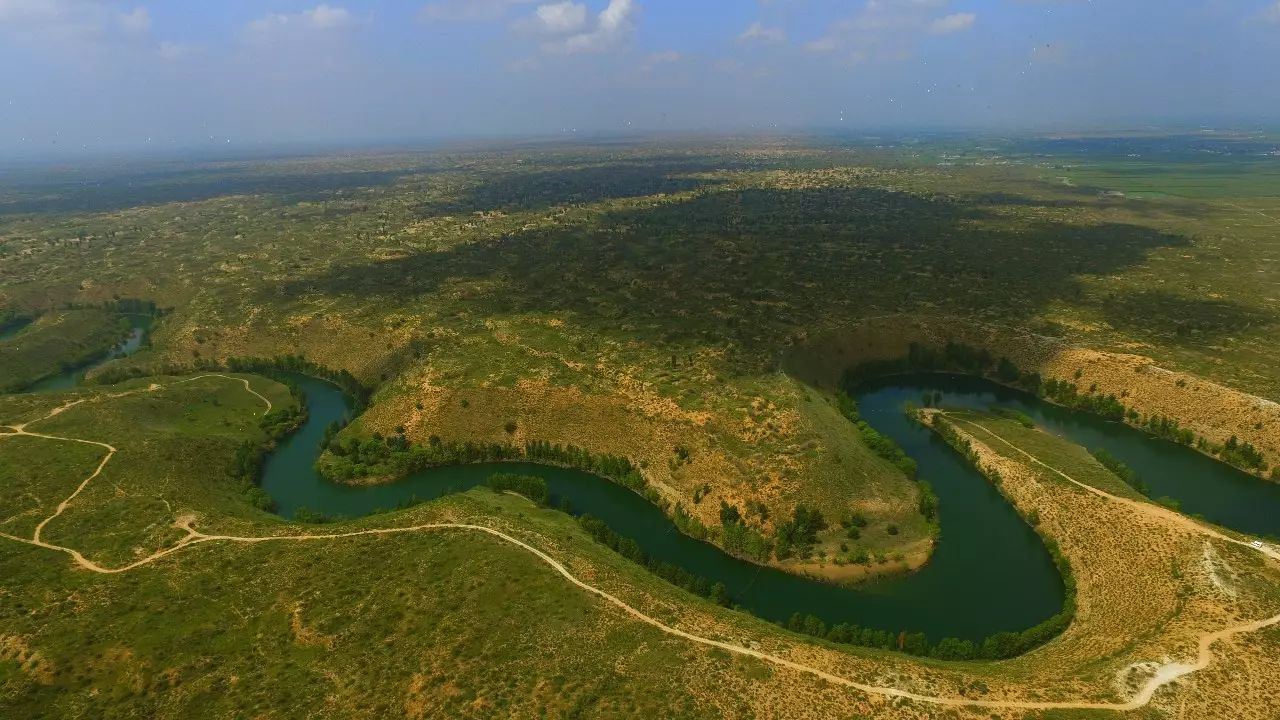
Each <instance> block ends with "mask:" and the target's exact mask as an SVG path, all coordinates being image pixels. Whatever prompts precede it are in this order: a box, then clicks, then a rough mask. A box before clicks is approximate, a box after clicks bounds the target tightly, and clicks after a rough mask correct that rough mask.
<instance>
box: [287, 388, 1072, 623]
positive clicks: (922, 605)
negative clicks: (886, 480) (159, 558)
mask: <svg viewBox="0 0 1280 720" xmlns="http://www.w3.org/2000/svg"><path fill="white" fill-rule="evenodd" d="M293 379H294V380H295V381H297V382H298V383H299V385H300V386H301V388H302V391H303V392H304V393H305V395H306V398H307V403H308V411H309V415H308V419H307V422H306V423H305V424H304V425H303V426H302V427H301V428H300V429H299V430H298V431H297V432H296V433H295V434H294V435H292V436H290V437H289V438H287V439H286V440H284V441H283V442H282V443H281V444H280V446H279V448H278V449H277V450H276V452H274V453H273V454H272V455H271V456H270V457H268V459H267V461H266V463H265V464H264V467H263V475H262V482H263V488H264V489H265V490H266V491H267V492H268V494H270V495H271V497H272V498H274V499H275V501H276V503H277V511H278V512H279V513H280V514H282V515H284V516H285V517H292V516H293V515H294V514H295V513H296V512H297V511H298V509H299V508H302V507H306V508H307V509H309V510H312V511H317V512H322V513H325V514H332V515H344V516H347V517H356V516H360V515H364V514H367V513H369V512H372V511H374V510H377V509H390V508H394V507H396V506H397V505H398V504H400V503H402V502H405V501H409V500H412V499H418V500H426V499H431V498H436V497H441V496H443V495H447V494H450V493H454V492H460V491H464V490H468V489H470V488H473V487H477V486H480V485H483V484H484V482H485V480H486V479H487V478H488V477H489V476H490V475H492V474H493V473H495V472H517V473H522V474H529V475H537V476H538V477H541V478H543V479H545V480H546V482H547V485H548V487H549V489H550V491H551V494H552V496H553V504H555V503H556V502H558V501H559V499H561V498H566V499H568V500H569V502H570V504H571V506H572V508H573V512H574V513H590V514H592V515H595V516H596V517H598V518H600V519H601V520H603V521H605V522H606V523H607V524H608V525H609V526H610V527H612V528H613V529H614V530H616V531H617V532H619V533H621V534H623V535H626V536H628V537H631V538H634V539H635V540H636V541H637V542H639V543H640V546H641V547H642V548H643V549H644V551H645V553H646V554H647V555H649V556H650V557H651V558H654V559H656V560H662V561H665V562H669V563H672V564H675V565H679V566H680V567H683V568H684V569H686V570H688V571H689V572H692V573H694V574H696V575H700V576H702V577H705V578H707V579H708V580H710V581H712V582H716V581H718V582H722V583H724V585H725V587H726V589H727V590H728V592H729V595H730V596H731V597H732V598H733V601H734V602H735V603H737V604H739V605H741V606H742V607H744V608H746V609H747V610H749V611H750V612H752V613H753V614H755V615H757V616H759V617H762V618H765V619H768V620H775V621H778V620H786V619H787V618H789V617H791V615H792V614H793V613H795V612H801V613H807V614H813V615H816V616H818V617H820V618H822V619H823V620H824V621H826V622H827V623H838V622H849V623H855V624H858V625H861V626H864V627H873V628H876V629H882V630H888V631H891V632H897V631H899V630H906V631H908V632H924V633H925V634H926V635H928V636H929V638H930V639H931V640H934V641H936V640H939V639H941V638H943V637H946V636H952V637H958V638H962V639H970V640H974V641H977V640H981V639H982V638H984V637H986V636H988V635H991V634H992V633H995V632H999V631H1002V630H1012V631H1017V630H1022V629H1025V628H1027V627H1030V626H1032V625H1035V624H1036V623H1038V622H1040V621H1042V620H1045V619H1046V618H1048V617H1050V616H1051V615H1053V614H1054V613H1056V612H1058V611H1059V610H1061V608H1062V603H1063V592H1064V591H1063V586H1062V581H1061V578H1060V577H1059V576H1058V573H1057V569H1056V568H1055V567H1054V565H1053V561H1052V559H1051V558H1050V557H1049V554H1048V552H1047V551H1046V550H1045V548H1044V545H1043V544H1042V543H1041V542H1040V539H1039V537H1038V536H1037V535H1036V534H1035V532H1034V531H1033V530H1032V529H1031V528H1030V527H1029V526H1028V525H1027V524H1026V523H1025V522H1024V521H1023V520H1022V519H1021V518H1020V517H1019V516H1018V515H1017V513H1016V512H1014V510H1013V508H1012V507H1011V506H1010V505H1009V503H1008V502H1006V501H1005V500H1004V498H1003V497H1002V496H1001V495H1000V493H999V491H998V490H996V489H995V488H994V487H992V486H991V484H990V483H988V482H987V481H986V480H985V479H984V478H983V477H982V476H980V475H979V474H978V473H977V472H975V471H974V470H973V469H972V468H970V467H969V466H968V465H967V464H966V463H965V462H964V461H963V459H962V458H961V457H960V456H959V455H958V454H957V453H955V452H954V451H953V450H952V449H951V448H949V447H947V446H946V445H945V444H944V443H943V442H941V441H940V440H939V439H937V437H936V436H935V435H934V434H933V433H932V432H931V431H929V430H928V429H926V428H924V427H922V426H920V425H919V424H918V423H915V422H914V421H912V420H910V419H909V418H907V417H906V415H905V414H904V413H903V412H902V405H903V403H904V402H905V401H907V400H913V399H918V398H919V392H918V391H916V390H913V389H910V388H907V387H899V386H894V385H884V386H878V387H877V386H867V387H866V388H864V389H862V391H861V392H859V394H858V401H859V403H860V405H861V407H862V413H863V416H864V417H865V418H866V419H867V421H868V422H870V423H872V424H873V425H875V426H876V427H877V428H878V429H880V430H882V431H883V432H886V433H888V434H889V435H891V436H893V438H894V439H895V440H897V441H898V442H899V443H901V444H902V445H903V447H904V448H905V449H906V450H907V452H908V453H910V454H911V456H912V457H914V458H915V459H916V461H917V462H918V463H919V466H920V475H921V477H925V478H928V479H929V480H930V481H931V482H932V483H933V485H934V489H935V491H936V492H937V494H938V497H939V499H940V501H941V507H942V511H941V517H942V528H943V539H942V541H941V542H940V543H939V545H938V547H937V549H936V551H935V553H934V556H933V558H932V559H931V560H930V562H929V563H928V564H927V565H926V566H925V567H924V568H922V569H921V570H920V571H918V572H915V573H911V574H908V575H903V576H900V577H897V578H893V579H889V580H880V581H875V582H869V583H863V584H861V585H858V586H857V587H852V588H851V587H841V586H836V585H832V584H829V583H824V582H819V581H816V580H811V579H808V578H803V577H799V576H796V575H793V574H790V573H786V572H782V571H780V570H775V569H772V568H765V567H761V566H759V565H756V564H753V563H750V562H747V561H745V560H739V559H737V558H734V557H732V556H730V555H727V554H725V553H724V552H723V551H721V550H720V549H719V548H717V547H715V546H713V545H710V544H708V543H705V542H702V541H699V540H695V539H693V538H691V537H688V536H686V535H683V534H681V533H680V532H678V531H677V530H676V528H675V526H674V525H673V524H672V523H671V521H670V520H669V519H668V518H667V517H666V516H665V515H664V514H663V513H662V511H661V510H659V509H658V508H657V507H656V506H654V505H653V504H652V503H650V502H649V501H647V500H645V499H644V498H643V497H641V496H639V495H637V494H636V493H634V492H632V491H630V490H627V489H626V488H624V487H622V486H620V485H618V484H616V483H613V482H610V481H608V480H604V479H601V478H599V477H597V476H595V475H591V474H588V473H584V472H578V471H574V470H567V469H563V468H556V467H548V466H544V465H535V464H530V463H488V464H477V465H464V466H455V467H442V468H433V469H429V470H425V471H423V472H419V473H416V474H414V475H412V476H410V477H409V478H406V479H404V480H402V481H400V482H396V483H392V484H387V485H375V486H350V485H340V484H335V483H331V482H328V481H326V480H325V479H323V478H322V477H320V476H319V475H318V474H317V473H316V472H315V470H314V469H313V467H312V466H313V463H314V460H315V458H316V455H317V451H318V447H319V443H320V440H321V437H322V435H323V432H324V427H325V426H326V425H327V424H329V423H330V422H333V421H334V420H338V419H341V418H342V417H343V416H345V415H346V414H347V413H348V412H349V411H350V406H349V405H348V404H347V402H346V400H345V398H344V397H343V395H342V393H341V391H339V390H338V389H337V388H336V387H334V386H333V385H330V384H328V383H326V382H323V381H320V380H315V379H313V378H308V377H304V376H296V375H295V376H293ZM828 514H834V513H828Z"/></svg>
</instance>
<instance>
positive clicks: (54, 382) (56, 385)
mask: <svg viewBox="0 0 1280 720" xmlns="http://www.w3.org/2000/svg"><path fill="white" fill-rule="evenodd" d="M125 318H127V319H128V320H129V335H128V337H126V338H125V339H124V340H122V341H121V342H120V343H119V344H118V345H116V346H115V347H113V348H111V349H110V350H108V351H107V353H106V354H105V355H103V356H101V357H99V358H97V359H95V360H91V361H90V362H88V363H85V364H82V365H77V366H76V367H73V368H67V369H66V370H63V371H62V372H60V373H58V374H56V375H50V376H48V377H46V378H43V379H41V380H37V381H36V382H35V383H34V384H32V385H31V386H29V387H28V388H27V389H26V390H25V391H24V392H56V391H58V390H69V389H71V388H73V387H75V386H76V385H77V384H79V382H80V379H81V378H82V377H84V374H85V373H86V372H88V371H90V370H94V369H96V368H98V367H101V366H102V365H105V364H106V363H108V362H111V361H112V360H115V359H116V358H121V357H124V356H126V355H132V354H133V353H134V352H136V351H137V349H138V348H139V347H142V340H143V338H145V337H146V336H147V330H148V329H150V328H151V316H150V315H133V314H127V315H125Z"/></svg>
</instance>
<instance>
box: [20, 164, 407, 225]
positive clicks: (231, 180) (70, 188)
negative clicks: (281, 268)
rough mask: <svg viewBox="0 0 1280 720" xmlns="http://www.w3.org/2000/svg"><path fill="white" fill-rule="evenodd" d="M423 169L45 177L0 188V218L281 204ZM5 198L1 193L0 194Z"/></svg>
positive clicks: (384, 181) (206, 170) (385, 181)
mask: <svg viewBox="0 0 1280 720" xmlns="http://www.w3.org/2000/svg"><path fill="white" fill-rule="evenodd" d="M421 172H423V170H422V169H415V168H405V169H396V170H349V171H324V172H306V171H304V170H301V169H290V170H289V171H272V170H271V169H270V168H269V166H268V167H267V169H266V170H262V169H255V168H248V169H246V168H212V169H209V168H202V169H190V170H167V171H155V172H145V173H137V172H135V173H126V174H120V175H116V176H104V177H95V178H92V179H88V178H86V179H83V180H81V179H77V178H74V177H65V178H56V179H53V178H50V179H46V180H43V181H41V182H36V183H27V184H23V185H20V186H13V187H9V188H3V187H0V217H3V216H6V215H26V214H58V215H61V214H76V213H103V212H114V211H117V210H124V209H127V208H133V207H140V206H146V205H161V204H164V203H171V202H195V201H200V200H209V199H212V198H216V197H224V196H228V195H268V196H271V197H272V198H275V199H277V200H279V201H280V202H283V203H296V202H302V201H307V200H319V199H322V198H324V197H327V196H328V195H329V194H331V193H332V192H334V191H336V190H342V189H351V188H358V187H372V186H378V185H390V184H391V183H394V182H395V181H396V180H398V179H399V178H401V177H404V176H406V175H410V174H414V173H421ZM6 192H7V193H8V194H9V197H7V198H6V197H5V196H4V195H5V193H6Z"/></svg>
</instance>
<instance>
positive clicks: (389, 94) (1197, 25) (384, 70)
mask: <svg viewBox="0 0 1280 720" xmlns="http://www.w3.org/2000/svg"><path fill="white" fill-rule="evenodd" d="M1278 69H1280V0H1158V1H1157V0H1096V1H1090V0H847V1H844V2H837V1H836V0H740V1H738V2H730V1H728V0H721V1H716V0H701V1H695V0H684V1H678V0H567V1H566V0H557V1H553V2H545V1H539V0H418V1H416V2H411V1H409V0H401V1H399V2H375V1H372V0H363V1H361V0H332V1H331V2H326V3H315V2H309V1H305V0H304V1H300V2H273V1H271V0H257V1H249V0H218V1H216V2H190V1H189V0H183V1H181V2H179V1H177V0H152V1H151V2H146V1H145V0H144V1H142V2H139V0H130V1H129V2H112V1H109V0H0V153H5V154H9V155H17V154H30V153H32V152H38V151H39V149H41V148H49V147H52V146H54V144H55V143H57V147H58V148H59V149H62V150H63V151H64V152H65V151H67V149H68V148H88V149H108V148H125V149H128V148H147V147H155V146H158V145H172V146H189V145H193V144H197V145H198V144H213V143H220V144H223V145H233V146H235V145H254V144H259V143H270V142H279V141H299V142H312V141H327V142H332V141H337V142H343V141H349V142H369V141H372V142H384V141H400V140H412V139H430V138H438V137H447V136H456V135H489V134H546V133H562V132H563V133H572V132H574V131H576V132H578V133H582V134H585V133H601V132H604V133H610V132H626V131H647V130H662V131H667V130H671V131H683V130H695V131H736V130H743V129H751V128H753V127H755V128H771V127H773V126H774V125H777V126H778V127H780V128H806V127H836V126H844V127H848V128H850V129H855V130H856V129H863V128H886V127H897V128H906V129H910V128H920V127H928V128H998V129H1061V130H1071V129H1097V128H1108V127H1112V128H1121V127H1124V128H1132V127H1135V126H1139V125H1143V124H1148V123H1167V122H1198V123H1208V124H1219V125H1237V126H1245V127H1250V126H1257V125H1259V124H1264V123H1266V124H1274V123H1275V122H1276V121H1277V117H1278V116H1280V82H1277V81H1276V79H1275V77H1274V76H1275V75H1277V74H1278V73H1277V70H1278ZM228 141H230V142H228Z"/></svg>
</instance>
